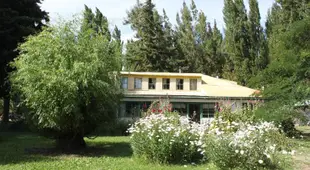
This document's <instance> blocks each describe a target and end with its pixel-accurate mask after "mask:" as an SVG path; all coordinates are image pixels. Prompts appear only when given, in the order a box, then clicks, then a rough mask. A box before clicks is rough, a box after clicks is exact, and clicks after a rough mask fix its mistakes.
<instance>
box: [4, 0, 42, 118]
mask: <svg viewBox="0 0 310 170" xmlns="http://www.w3.org/2000/svg"><path fill="white" fill-rule="evenodd" d="M40 3H41V0H1V1H0V97H1V98H3V99H4V102H3V103H4V108H3V112H2V113H3V117H2V118H3V119H2V120H3V122H8V115H9V106H10V95H9V93H10V82H9V81H8V79H7V77H8V74H9V73H10V72H11V71H12V68H11V67H10V66H9V65H8V63H9V62H11V61H13V60H14V58H16V56H17V54H18V52H17V51H16V50H15V49H16V48H17V45H18V43H21V42H23V41H24V38H25V37H27V36H28V35H31V34H35V33H36V32H38V31H40V30H41V27H42V26H43V25H44V21H48V16H47V13H46V12H45V11H43V10H41V9H40Z"/></svg>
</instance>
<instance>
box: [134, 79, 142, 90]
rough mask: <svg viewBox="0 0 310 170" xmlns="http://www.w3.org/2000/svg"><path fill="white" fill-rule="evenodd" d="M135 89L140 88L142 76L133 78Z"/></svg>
mask: <svg viewBox="0 0 310 170" xmlns="http://www.w3.org/2000/svg"><path fill="white" fill-rule="evenodd" d="M134 86H135V89H142V78H135V84H134Z"/></svg>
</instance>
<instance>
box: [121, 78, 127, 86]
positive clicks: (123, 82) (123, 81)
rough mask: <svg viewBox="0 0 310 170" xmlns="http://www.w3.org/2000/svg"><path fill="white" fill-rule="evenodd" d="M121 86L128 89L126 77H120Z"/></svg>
mask: <svg viewBox="0 0 310 170" xmlns="http://www.w3.org/2000/svg"><path fill="white" fill-rule="evenodd" d="M122 88H123V89H128V77H122Z"/></svg>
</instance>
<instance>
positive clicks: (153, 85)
mask: <svg viewBox="0 0 310 170" xmlns="http://www.w3.org/2000/svg"><path fill="white" fill-rule="evenodd" d="M149 89H156V78H149Z"/></svg>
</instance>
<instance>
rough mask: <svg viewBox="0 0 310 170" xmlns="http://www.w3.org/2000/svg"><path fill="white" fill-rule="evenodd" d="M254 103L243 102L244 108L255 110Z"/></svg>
mask: <svg viewBox="0 0 310 170" xmlns="http://www.w3.org/2000/svg"><path fill="white" fill-rule="evenodd" d="M253 109H254V104H253V103H242V110H243V112H245V110H253Z"/></svg>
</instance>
